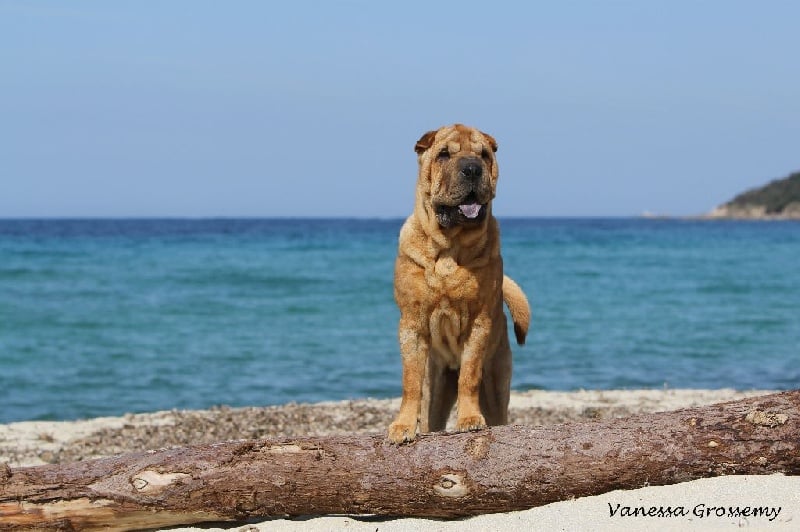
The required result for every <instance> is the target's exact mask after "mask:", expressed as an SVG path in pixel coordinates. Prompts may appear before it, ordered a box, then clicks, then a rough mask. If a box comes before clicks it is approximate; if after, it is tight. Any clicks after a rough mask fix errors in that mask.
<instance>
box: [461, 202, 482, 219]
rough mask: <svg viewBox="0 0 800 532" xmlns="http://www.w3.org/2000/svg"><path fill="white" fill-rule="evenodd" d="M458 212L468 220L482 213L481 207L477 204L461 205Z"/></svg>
mask: <svg viewBox="0 0 800 532" xmlns="http://www.w3.org/2000/svg"><path fill="white" fill-rule="evenodd" d="M458 210H460V211H461V214H463V215H464V216H466V217H467V218H475V217H476V216H478V213H479V212H481V206H480V205H478V204H477V203H470V204H469V205H459V206H458Z"/></svg>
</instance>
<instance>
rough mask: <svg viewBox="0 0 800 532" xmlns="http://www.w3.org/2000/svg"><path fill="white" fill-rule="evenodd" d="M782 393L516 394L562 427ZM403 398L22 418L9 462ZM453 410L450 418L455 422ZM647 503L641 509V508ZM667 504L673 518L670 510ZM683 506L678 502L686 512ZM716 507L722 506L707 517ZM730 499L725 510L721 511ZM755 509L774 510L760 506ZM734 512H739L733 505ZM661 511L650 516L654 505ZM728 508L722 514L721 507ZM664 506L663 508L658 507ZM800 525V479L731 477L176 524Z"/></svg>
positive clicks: (7, 451)
mask: <svg viewBox="0 0 800 532" xmlns="http://www.w3.org/2000/svg"><path fill="white" fill-rule="evenodd" d="M768 393H773V392H772V391H769V390H750V391H736V390H733V389H729V388H725V389H717V390H707V389H706V390H698V389H655V390H652V389H650V390H602V391H601V390H580V391H574V392H550V391H539V390H535V391H528V392H512V396H511V404H510V407H509V417H510V422H511V423H512V424H525V425H552V424H557V423H563V422H567V421H580V420H585V421H588V420H592V419H609V418H618V417H625V416H628V415H631V414H637V413H647V412H658V411H668V410H677V409H681V408H687V407H692V406H702V405H708V404H714V403H720V402H726V401H731V400H737V399H742V398H745V397H752V396H758V395H764V394H768ZM398 407H399V399H397V398H395V399H359V400H352V401H337V402H324V403H309V404H296V403H289V404H286V405H281V406H271V407H245V408H229V407H217V408H212V409H210V410H192V411H179V410H171V411H162V412H152V413H143V414H127V415H124V416H119V417H103V418H94V419H87V420H78V421H21V422H14V423H9V424H5V425H0V464H1V463H3V462H7V463H9V465H10V466H12V467H19V466H24V465H38V464H44V463H66V462H70V461H75V460H84V459H92V458H97V457H101V456H110V455H114V454H119V453H123V452H131V451H143V450H148V449H155V448H163V447H170V446H179V445H187V444H191V443H207V442H212V441H224V440H228V439H241V438H274V439H291V438H293V437H299V436H324V435H333V434H344V433H380V432H383V431H385V430H386V426H387V425H388V423H389V422H390V421H391V419H392V418H393V416H394V414H395V413H396V411H397V408H398ZM452 421H453V420H452V418H451V423H452ZM639 508H641V509H642V510H637V509H639ZM666 508H674V509H675V510H670V512H672V513H670V514H669V515H664V512H665V511H666V510H665V509H666ZM678 508H680V509H681V510H680V511H678V510H677V509H678ZM708 508H714V509H713V510H711V513H710V514H708V515H706V513H707V512H708V511H709V510H708ZM717 508H722V509H724V510H719V511H718V510H717ZM753 508H761V509H765V510H764V511H765V512H766V511H769V512H771V513H768V514H766V513H765V514H762V515H758V516H752V515H750V512H751V510H752V509H753ZM729 509H732V512H729V511H728V510H729ZM648 512H650V513H652V514H653V515H649V516H648V515H645V514H646V513H648ZM718 512H719V513H718ZM659 513H660V516H659ZM797 522H800V476H783V475H764V476H724V477H715V478H705V479H699V480H693V481H690V482H684V483H681V484H674V485H669V486H648V487H644V488H640V489H636V490H624V491H614V492H609V493H605V494H602V495H597V496H592V497H582V498H578V499H573V500H568V501H561V502H556V503H552V504H548V505H545V506H541V507H537V508H532V509H529V510H524V511H520V512H509V513H502V514H490V515H481V516H477V517H472V518H468V519H459V520H435V519H420V518H394V519H391V518H387V519H383V518H380V519H379V518H374V517H369V516H307V517H302V518H294V519H280V518H274V519H265V520H263V521H259V522H253V523H212V524H206V525H200V524H198V525H192V526H188V527H179V528H170V530H182V531H186V532H200V531H208V530H220V531H234V530H236V531H242V532H256V531H267V530H270V531H272V530H277V531H279V532H288V531H301V530H303V531H306V530H310V531H312V532H322V531H327V530H341V529H346V530H352V531H359V532H362V531H363V532H367V531H375V530H380V531H381V532H391V531H401V530H412V531H420V532H432V531H449V530H456V529H458V530H467V531H472V530H475V531H478V530H487V529H490V530H500V529H508V530H534V529H536V530H580V529H583V530H588V529H593V530H601V531H610V530H629V529H631V528H634V529H640V530H687V529H688V530H706V529H708V528H730V529H733V528H741V527H750V526H755V527H758V528H759V529H766V530H790V529H793V528H794V527H796V525H797Z"/></svg>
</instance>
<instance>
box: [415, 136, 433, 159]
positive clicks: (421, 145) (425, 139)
mask: <svg viewBox="0 0 800 532" xmlns="http://www.w3.org/2000/svg"><path fill="white" fill-rule="evenodd" d="M435 136H436V131H428V132H427V133H425V134H424V135H422V136H421V137H420V138H419V140H418V141H417V143H416V144H415V145H414V151H415V152H417V153H419V154H422V153H423V152H424V151H425V150H427V149H428V148H430V147H431V146H432V145H433V138H434V137H435Z"/></svg>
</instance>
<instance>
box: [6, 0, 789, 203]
mask: <svg viewBox="0 0 800 532" xmlns="http://www.w3.org/2000/svg"><path fill="white" fill-rule="evenodd" d="M798 21H800V2H794V1H784V2H779V1H770V0H764V1H762V2H755V1H737V0H723V1H700V0H696V1H683V0H669V1H655V0H654V1H643V0H631V1H627V2H624V1H593V2H592V1H583V2H578V1H556V0H553V1H550V2H535V1H530V2H522V1H519V2H502V1H497V2H487V1H483V2H472V1H468V0H464V1H459V2H435V1H428V2H416V1H399V2H380V1H377V0H373V1H363V2H362V1H322V0H320V1H317V2H311V1H282V2H270V1H230V2H224V1H215V2H211V1H208V2H206V1H199V0H186V1H163V2H145V1H123V0H115V1H113V2H101V1H78V0H71V1H68V2H67V1H51V2H46V1H40V2H37V1H30V0H25V1H14V0H0V217H28V216H37V217H38V216H45V217H49V216H189V217H203V216H267V217H269V216H355V217H399V216H405V215H407V214H408V213H409V212H410V211H411V208H412V202H413V198H414V192H413V190H414V184H415V180H416V156H415V154H414V151H413V146H414V143H415V141H416V140H417V138H419V137H420V136H421V135H422V134H423V133H424V132H425V131H427V130H429V129H434V128H436V127H438V126H440V125H444V124H450V123H453V122H463V123H466V124H469V125H473V126H476V127H478V128H480V129H482V130H484V131H486V132H487V133H490V134H492V135H493V136H495V137H496V138H497V140H498V143H499V145H500V148H499V151H498V158H499V163H500V184H499V187H498V198H497V200H496V202H495V207H494V211H495V214H497V215H500V216H503V215H506V216H627V215H638V214H641V213H642V212H644V211H651V212H656V213H668V214H677V215H682V214H696V213H701V212H705V211H708V210H710V209H711V208H712V207H714V206H715V205H716V204H719V203H722V202H723V201H726V200H728V199H730V198H731V197H732V196H733V195H735V194H737V193H738V192H741V191H742V190H744V189H746V188H750V187H753V186H757V185H761V184H763V183H765V182H767V181H769V180H771V179H775V178H780V177H784V176H786V175H788V174H789V173H790V172H792V171H795V170H800V36H798Z"/></svg>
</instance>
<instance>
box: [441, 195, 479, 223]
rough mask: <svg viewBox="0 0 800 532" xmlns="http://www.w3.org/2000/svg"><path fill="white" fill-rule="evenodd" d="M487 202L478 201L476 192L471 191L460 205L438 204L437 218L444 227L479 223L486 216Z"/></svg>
mask: <svg viewBox="0 0 800 532" xmlns="http://www.w3.org/2000/svg"><path fill="white" fill-rule="evenodd" d="M486 205H487V204H486V203H478V200H477V198H476V197H475V194H474V193H470V194H469V195H468V196H467V197H466V198H464V199H463V200H462V201H461V203H459V204H458V205H437V206H436V208H435V210H436V220H437V221H438V222H439V225H441V226H442V227H445V228H447V227H453V226H456V225H469V224H473V223H479V222H481V221H483V219H484V218H486Z"/></svg>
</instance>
